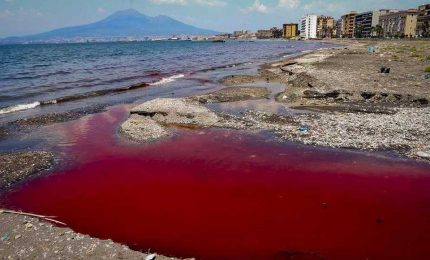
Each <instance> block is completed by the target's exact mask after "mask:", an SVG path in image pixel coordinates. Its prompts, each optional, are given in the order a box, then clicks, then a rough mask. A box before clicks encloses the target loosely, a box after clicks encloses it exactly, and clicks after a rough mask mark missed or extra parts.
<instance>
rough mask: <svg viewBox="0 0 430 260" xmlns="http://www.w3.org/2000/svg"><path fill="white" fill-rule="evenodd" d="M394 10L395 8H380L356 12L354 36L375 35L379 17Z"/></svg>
mask: <svg viewBox="0 0 430 260" xmlns="http://www.w3.org/2000/svg"><path fill="white" fill-rule="evenodd" d="M396 11H397V10H388V9H381V10H379V11H370V12H364V13H359V14H357V15H356V16H355V25H354V36H355V37H357V38H366V37H374V36H377V32H376V30H375V28H376V27H377V26H378V24H379V17H380V16H381V15H383V14H387V13H391V12H396Z"/></svg>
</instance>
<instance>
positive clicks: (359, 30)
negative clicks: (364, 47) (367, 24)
mask: <svg viewBox="0 0 430 260" xmlns="http://www.w3.org/2000/svg"><path fill="white" fill-rule="evenodd" d="M355 38H363V26H362V25H359V26H357V28H355Z"/></svg>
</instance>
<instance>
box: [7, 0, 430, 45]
mask: <svg viewBox="0 0 430 260" xmlns="http://www.w3.org/2000/svg"><path fill="white" fill-rule="evenodd" d="M424 3H427V2H425V1H422V0H418V1H415V0H394V1H389V0H381V1H377V2H376V1H373V0H362V1H352V0H346V1H333V0H327V1H324V0H237V1H229V0H91V1H88V0H74V1H69V0H44V1H38V0H0V38H2V37H8V36H21V35H28V34H35V33H41V32H46V31H49V30H52V29H57V28H61V27H65V26H75V25H81V24H86V23H91V22H95V21H98V20H101V19H103V18H105V17H107V16H108V15H110V14H112V13H114V12H116V11H118V10H123V9H128V8H133V9H136V10H138V11H139V12H142V13H144V14H146V15H150V16H157V15H160V14H163V15H168V16H171V17H173V18H175V19H178V20H180V21H182V22H185V23H187V24H191V25H194V26H199V27H202V28H206V29H212V30H216V31H221V32H232V31H234V30H242V29H247V30H253V31H255V30H257V29H262V28H270V27H273V26H278V27H281V26H282V24H283V23H285V22H298V21H299V19H300V18H301V17H302V16H303V15H305V14H308V13H315V14H324V15H331V16H334V17H335V18H339V17H340V16H341V15H342V14H343V13H345V12H348V11H351V10H355V11H358V12H363V11H369V10H377V9H381V8H396V9H407V8H416V7H418V5H420V4H424Z"/></svg>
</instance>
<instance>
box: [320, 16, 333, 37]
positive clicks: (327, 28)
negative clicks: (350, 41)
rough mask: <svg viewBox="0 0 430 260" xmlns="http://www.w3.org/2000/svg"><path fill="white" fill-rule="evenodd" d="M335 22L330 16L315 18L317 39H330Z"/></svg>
mask: <svg viewBox="0 0 430 260" xmlns="http://www.w3.org/2000/svg"><path fill="white" fill-rule="evenodd" d="M335 26H336V24H335V21H334V18H333V17H331V16H324V15H320V16H318V18H317V37H318V38H331V37H333V34H334V31H335Z"/></svg>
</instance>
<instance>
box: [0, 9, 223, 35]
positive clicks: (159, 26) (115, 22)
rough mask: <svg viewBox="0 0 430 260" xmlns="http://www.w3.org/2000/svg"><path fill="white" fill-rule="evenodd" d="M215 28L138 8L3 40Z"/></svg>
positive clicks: (202, 32)
mask: <svg viewBox="0 0 430 260" xmlns="http://www.w3.org/2000/svg"><path fill="white" fill-rule="evenodd" d="M213 34H217V32H215V31H211V30H206V29H201V28H197V27H194V26H191V25H188V24H185V23H182V22H180V21H178V20H175V19H173V18H171V17H169V16H166V15H159V16H156V17H150V16H146V15H144V14H142V13H140V12H138V11H136V10H134V9H126V10H121V11H118V12H115V13H113V14H112V15H110V16H108V17H106V18H105V19H103V20H101V21H99V22H95V23H91V24H87V25H81V26H73V27H67V28H61V29H56V30H53V31H50V32H46V33H41V34H35V35H30V36H24V37H9V38H6V39H4V40H2V41H1V42H2V43H19V42H28V41H36V42H43V41H49V40H52V39H56V40H58V39H60V40H61V39H71V38H101V37H127V36H133V37H145V36H172V35H213Z"/></svg>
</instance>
